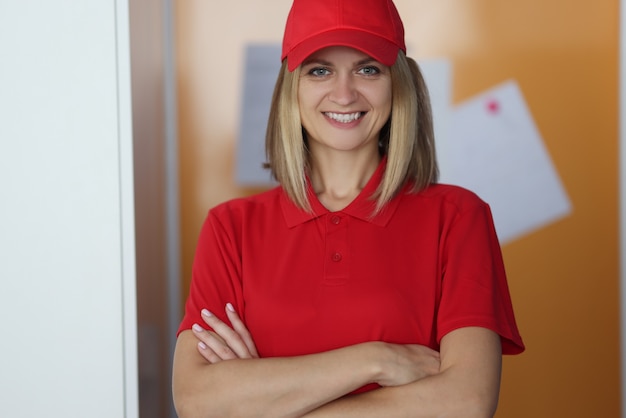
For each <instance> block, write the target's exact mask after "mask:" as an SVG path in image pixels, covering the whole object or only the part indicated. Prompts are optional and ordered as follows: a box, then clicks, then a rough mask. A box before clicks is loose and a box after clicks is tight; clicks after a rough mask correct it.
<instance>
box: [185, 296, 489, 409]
mask: <svg viewBox="0 0 626 418" xmlns="http://www.w3.org/2000/svg"><path fill="white" fill-rule="evenodd" d="M226 313H227V316H228V318H229V320H230V322H231V324H232V328H231V327H230V326H228V325H226V324H224V323H223V322H221V321H220V320H219V319H217V317H215V316H213V315H210V314H209V315H206V314H203V319H204V320H205V322H206V323H207V324H208V325H209V326H210V327H211V328H212V329H213V330H214V331H206V330H204V329H198V330H195V329H194V330H189V331H184V332H182V333H181V334H180V335H179V337H178V342H177V345H176V351H175V355H174V370H173V372H174V375H173V393H174V402H175V405H176V408H177V411H178V414H179V416H180V417H181V418H188V417H191V418H196V417H211V416H218V417H226V416H242V417H252V416H260V417H261V416H269V417H281V416H284V417H305V416H306V417H352V416H353V417H368V416H371V417H380V416H385V417H394V416H398V417H401V416H411V417H463V418H471V417H481V418H482V417H491V416H493V414H494V412H495V409H496V406H497V400H498V393H499V386H500V370H501V346H500V339H499V336H498V335H497V334H495V333H494V332H492V331H490V330H487V329H484V328H475V327H472V328H461V329H458V330H455V331H452V332H450V333H449V334H447V335H446V336H445V337H444V338H443V339H442V341H441V351H440V353H437V352H435V351H433V350H431V349H429V348H427V347H424V346H420V345H414V344H409V345H398V344H388V343H384V342H369V343H363V344H357V345H353V346H348V347H344V348H341V349H337V350H332V351H327V352H323V353H319V354H311V355H307V356H298V357H285V358H259V357H258V354H257V352H256V348H255V346H254V342H253V340H252V337H251V336H250V334H249V332H248V330H247V329H246V327H245V326H244V324H243V323H242V321H241V320H240V319H239V317H238V315H237V314H236V313H235V312H234V311H233V310H232V309H229V308H227V309H226ZM368 383H378V384H380V385H381V386H383V387H382V388H380V389H377V390H373V391H370V392H366V393H363V394H359V395H351V396H345V395H347V394H349V393H351V392H352V391H354V390H355V389H358V388H359V387H362V386H364V385H366V384H368Z"/></svg>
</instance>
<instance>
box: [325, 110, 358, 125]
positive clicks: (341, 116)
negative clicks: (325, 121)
mask: <svg viewBox="0 0 626 418" xmlns="http://www.w3.org/2000/svg"><path fill="white" fill-rule="evenodd" d="M325 115H326V116H328V117H329V118H331V119H333V120H336V121H337V122H341V123H350V122H354V121H355V120H357V119H359V118H360V117H361V116H362V115H363V113H361V112H355V113H348V114H345V113H332V112H326V113H325Z"/></svg>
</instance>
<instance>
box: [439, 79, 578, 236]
mask: <svg viewBox="0 0 626 418" xmlns="http://www.w3.org/2000/svg"><path fill="white" fill-rule="evenodd" d="M450 122H451V124H450V127H449V132H448V133H449V135H448V137H447V138H446V140H445V141H441V142H438V144H437V146H438V153H439V155H438V156H439V163H440V168H441V182H442V183H450V184H457V185H460V186H463V187H466V188H468V189H470V190H472V191H474V192H476V193H477V194H478V195H479V196H480V197H481V198H482V199H483V200H485V201H486V202H487V203H488V204H489V205H490V206H491V209H492V212H493V217H494V222H495V226H496V230H497V233H498V237H499V239H500V241H501V242H502V243H506V242H509V241H511V240H513V239H516V238H518V237H520V236H522V235H524V234H527V233H530V232H532V231H534V230H536V229H538V228H540V227H542V226H545V225H547V224H549V223H551V222H554V221H556V220H558V219H560V218H562V217H564V216H566V215H568V214H569V213H570V212H571V205H570V201H569V199H568V196H567V194H566V191H565V189H564V188H563V185H562V184H561V181H560V179H559V176H558V174H557V172H556V170H555V168H554V165H553V164H552V161H551V159H550V156H549V154H548V152H547V150H546V148H545V146H544V143H543V140H542V138H541V135H540V133H539V131H538V129H537V127H536V126H535V123H534V120H533V118H532V116H531V113H530V111H529V109H528V107H527V105H526V102H525V100H524V98H523V96H522V93H521V91H520V89H519V87H518V85H517V83H516V82H514V81H508V82H505V83H503V84H501V85H499V86H496V87H495V88H493V89H490V90H488V91H486V92H484V93H482V94H479V95H478V96H476V97H474V98H471V99H469V100H467V101H465V102H463V103H461V104H459V105H458V106H456V107H455V108H454V110H453V112H452V113H451V118H450Z"/></svg>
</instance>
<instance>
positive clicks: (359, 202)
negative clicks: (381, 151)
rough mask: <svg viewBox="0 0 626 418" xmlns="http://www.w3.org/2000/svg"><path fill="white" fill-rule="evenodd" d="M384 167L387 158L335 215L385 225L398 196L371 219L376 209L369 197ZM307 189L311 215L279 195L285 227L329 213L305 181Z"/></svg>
mask: <svg viewBox="0 0 626 418" xmlns="http://www.w3.org/2000/svg"><path fill="white" fill-rule="evenodd" d="M386 166H387V158H386V157H383V158H382V160H381V162H380V164H379V165H378V167H377V168H376V171H375V172H374V174H372V177H371V178H370V179H369V180H368V182H367V184H366V185H365V187H364V188H363V190H361V193H359V195H358V196H357V197H356V198H355V199H354V200H353V201H352V202H351V203H350V204H349V205H348V206H346V207H345V208H344V209H343V210H340V211H337V212H336V213H343V214H346V215H349V216H351V217H354V218H357V219H360V220H362V221H365V222H369V223H371V224H374V225H377V226H381V227H382V226H385V225H387V223H388V222H389V220H390V219H391V217H392V216H393V213H394V212H395V211H396V208H397V206H398V203H399V201H400V196H396V197H394V198H393V199H392V200H391V201H390V202H389V203H387V205H385V207H384V208H383V209H382V210H381V211H380V212H379V213H378V214H377V215H376V216H373V217H372V213H373V212H374V208H375V207H376V200H375V199H371V196H372V195H373V194H374V192H375V191H376V189H377V188H378V186H379V185H380V182H381V181H382V178H383V174H384V173H385V167H386ZM307 187H308V189H307V193H308V194H309V201H310V202H311V208H312V209H313V212H312V213H309V212H306V211H304V210H302V209H300V208H298V207H297V206H296V205H295V204H294V203H293V202H292V201H291V199H289V197H288V196H287V193H285V192H284V191H283V192H282V193H281V198H280V204H281V207H282V212H283V216H284V218H285V222H286V224H287V227H289V228H293V227H295V226H297V225H300V224H303V223H305V222H308V221H310V220H313V219H316V218H319V217H320V216H324V215H326V214H328V213H330V211H329V210H328V209H326V207H324V205H322V203H321V202H320V201H319V199H318V198H317V196H316V195H315V193H314V192H313V188H312V186H311V182H310V181H307ZM400 194H402V193H400Z"/></svg>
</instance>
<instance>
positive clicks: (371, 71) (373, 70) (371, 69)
mask: <svg viewBox="0 0 626 418" xmlns="http://www.w3.org/2000/svg"><path fill="white" fill-rule="evenodd" d="M359 72H360V73H361V74H365V75H377V74H380V69H378V67H375V66H373V65H368V66H366V67H363V68H361V69H360V70H359Z"/></svg>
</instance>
